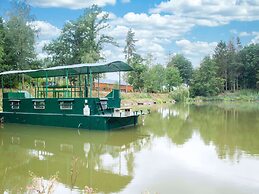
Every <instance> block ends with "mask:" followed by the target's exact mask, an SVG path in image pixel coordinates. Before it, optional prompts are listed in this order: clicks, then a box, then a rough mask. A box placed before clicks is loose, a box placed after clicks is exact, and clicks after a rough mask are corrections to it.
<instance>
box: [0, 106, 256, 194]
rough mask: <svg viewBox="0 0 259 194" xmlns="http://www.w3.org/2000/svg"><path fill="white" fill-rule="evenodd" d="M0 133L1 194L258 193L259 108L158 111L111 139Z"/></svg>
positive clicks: (14, 130) (14, 128) (10, 129)
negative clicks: (50, 192) (87, 193)
mask: <svg viewBox="0 0 259 194" xmlns="http://www.w3.org/2000/svg"><path fill="white" fill-rule="evenodd" d="M1 127H2V128H0V157H1V159H0V193H4V192H6V193H17V192H22V193H23V192H26V191H28V190H30V191H31V190H35V188H36V187H37V188H38V189H42V187H44V188H47V187H48V186H50V185H51V184H52V183H54V191H55V193H82V192H83V191H84V189H85V186H89V187H91V188H94V190H95V191H97V192H100V193H127V194H137V193H145V192H149V193H150V194H151V193H159V194H163V193H165V194H167V193H168V194H170V193H181V194H184V193H188V194H189V193H192V194H196V193H197V194H202V193H204V194H214V193H215V194H216V193H221V194H222V193H226V194H230V193H235V194H238V193H247V194H252V193H254V194H257V193H259V104H228V105H223V104H218V105H202V106H183V105H172V106H163V107H157V108H155V109H154V110H153V111H152V114H151V115H148V116H145V117H142V118H140V125H139V127H138V128H132V129H127V130H120V131H113V132H98V131H86V130H84V131H82V130H80V131H78V130H75V129H64V128H53V127H39V126H28V125H17V124H4V125H2V126H1ZM32 174H33V175H32ZM55 174H57V177H58V179H57V182H56V181H53V180H52V181H51V180H50V177H51V176H52V175H55ZM35 177H42V179H38V178H35ZM32 180H34V183H32ZM41 184H42V185H43V186H41Z"/></svg>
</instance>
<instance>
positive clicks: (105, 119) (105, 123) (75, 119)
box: [0, 112, 139, 130]
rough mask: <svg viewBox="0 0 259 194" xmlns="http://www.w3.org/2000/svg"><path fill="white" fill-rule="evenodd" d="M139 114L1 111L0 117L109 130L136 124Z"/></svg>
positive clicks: (16, 121)
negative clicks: (109, 114) (116, 115)
mask: <svg viewBox="0 0 259 194" xmlns="http://www.w3.org/2000/svg"><path fill="white" fill-rule="evenodd" d="M138 116H139V115H132V116H127V117H115V116H106V115H105V116H103V115H91V116H84V115H80V114H55V113H48V114H40V113H26V112H2V113H0V117H1V118H3V121H4V122H5V123H20V124H30V125H44V126H56V127H68V128H83V129H93V130H110V129H118V128H126V127H130V126H135V125H137V122H138Z"/></svg>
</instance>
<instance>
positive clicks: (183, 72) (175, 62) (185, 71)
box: [167, 54, 193, 84]
mask: <svg viewBox="0 0 259 194" xmlns="http://www.w3.org/2000/svg"><path fill="white" fill-rule="evenodd" d="M167 66H168V67H172V66H174V67H177V68H178V70H179V72H180V76H181V78H182V79H183V82H184V83H186V84H189V83H190V80H191V78H192V72H193V68H192V63H191V62H190V61H189V60H188V59H186V58H185V57H184V56H183V55H180V54H177V55H175V56H173V58H172V59H171V61H170V62H169V63H168V64H167Z"/></svg>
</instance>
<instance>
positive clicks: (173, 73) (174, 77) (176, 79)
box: [166, 66, 183, 92]
mask: <svg viewBox="0 0 259 194" xmlns="http://www.w3.org/2000/svg"><path fill="white" fill-rule="evenodd" d="M182 82H183V80H182V78H181V75H180V72H179V70H178V68H177V67H174V66H172V67H167V68H166V83H167V86H168V90H169V92H170V91H171V90H172V88H173V87H176V86H179V85H180V84H181V83H182Z"/></svg>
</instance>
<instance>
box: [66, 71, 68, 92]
mask: <svg viewBox="0 0 259 194" xmlns="http://www.w3.org/2000/svg"><path fill="white" fill-rule="evenodd" d="M66 88H67V91H66V97H68V69H66Z"/></svg>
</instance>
